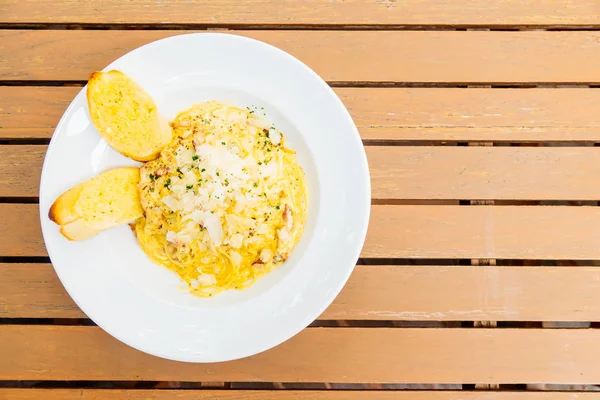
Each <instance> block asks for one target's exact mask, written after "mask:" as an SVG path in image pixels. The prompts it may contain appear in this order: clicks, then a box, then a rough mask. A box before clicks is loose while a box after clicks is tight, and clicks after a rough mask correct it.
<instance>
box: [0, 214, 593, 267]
mask: <svg viewBox="0 0 600 400" xmlns="http://www.w3.org/2000/svg"><path fill="white" fill-rule="evenodd" d="M0 221H2V222H3V223H2V224H0V256H12V257H19V256H30V257H31V256H42V257H43V256H46V255H47V253H46V248H45V246H44V243H43V239H42V236H41V232H40V228H39V216H38V206H37V205H35V204H0ZM599 237H600V207H569V206H545V207H524V206H502V207H498V206H493V207H492V206H427V205H422V206H385V205H374V206H372V208H371V220H370V226H369V232H368V234H367V238H366V242H365V246H364V248H363V251H362V253H361V257H366V258H442V259H451V258H452V259H454V258H457V259H460V258H462V259H464V258H466V259H470V258H496V259H500V258H503V259H534V260H595V259H600V246H598V238H599Z"/></svg>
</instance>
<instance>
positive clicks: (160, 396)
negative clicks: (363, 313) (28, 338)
mask: <svg viewBox="0 0 600 400" xmlns="http://www.w3.org/2000/svg"><path fill="white" fill-rule="evenodd" d="M0 398H2V399H4V398H6V399H12V400H38V399H45V400H54V399H60V400H122V399H130V400H171V399H173V400H197V399H204V400H263V399H269V400H301V399H302V400H304V399H311V400H371V399H378V400H529V399H540V400H597V399H598V398H600V394H598V393H584V392H570V393H569V392H566V393H565V392H563V393H560V392H546V393H544V392H529V393H526V392H507V391H502V392H485V391H479V392H475V391H473V392H471V391H435V392H434V391H428V390H427V391H425V390H424V391H412V390H411V391H408V390H405V391H378V390H369V391H357V390H353V391H345V390H335V391H333V390H330V391H315V390H302V391H297V390H275V391H271V390H256V391H250V390H231V391H229V390H202V391H200V390H187V389H186V390H144V389H134V390H119V389H0Z"/></svg>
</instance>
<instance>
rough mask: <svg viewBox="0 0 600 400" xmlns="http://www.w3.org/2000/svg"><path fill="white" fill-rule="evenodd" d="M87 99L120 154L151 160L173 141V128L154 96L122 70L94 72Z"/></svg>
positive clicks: (102, 130) (102, 131) (96, 121)
mask: <svg viewBox="0 0 600 400" xmlns="http://www.w3.org/2000/svg"><path fill="white" fill-rule="evenodd" d="M87 100H88V106H89V108H90V117H91V118H92V122H93V123H94V126H96V129H97V130H98V132H99V133H100V135H101V136H102V137H103V138H104V140H106V142H107V143H108V144H109V145H110V146H111V147H112V148H114V149H115V150H117V151H118V152H119V153H121V154H123V155H125V156H127V157H130V158H133V159H134V160H137V161H149V160H153V159H155V158H156V157H157V156H158V154H159V153H160V151H161V150H162V149H163V148H164V147H165V146H166V145H167V144H169V143H170V142H171V138H172V136H173V130H172V129H171V127H170V126H169V123H168V122H167V121H166V120H165V119H163V118H162V117H161V116H160V114H159V112H158V109H157V108H156V104H155V103H154V100H152V97H150V95H149V94H148V93H147V92H146V91H145V90H144V89H143V88H142V87H141V86H140V85H138V84H137V83H136V82H135V81H134V80H133V79H131V78H130V77H128V76H127V75H125V74H124V73H122V72H121V71H116V70H113V71H109V72H94V73H93V74H92V75H91V77H90V79H89V82H88V87H87Z"/></svg>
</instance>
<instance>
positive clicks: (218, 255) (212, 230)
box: [135, 101, 307, 297]
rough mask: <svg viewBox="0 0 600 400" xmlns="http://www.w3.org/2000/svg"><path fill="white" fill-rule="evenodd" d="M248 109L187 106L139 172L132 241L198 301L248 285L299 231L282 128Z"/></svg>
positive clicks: (300, 175) (293, 167)
mask: <svg viewBox="0 0 600 400" xmlns="http://www.w3.org/2000/svg"><path fill="white" fill-rule="evenodd" d="M257 114H260V113H258V112H255V111H251V110H242V109H239V108H237V107H233V106H230V105H227V104H222V103H217V102H215V101H210V102H206V103H203V104H199V105H196V106H194V107H192V108H191V109H189V110H187V111H184V112H182V113H180V114H179V115H178V116H177V117H176V118H175V120H174V121H173V122H172V123H171V126H172V127H173V133H174V139H173V142H172V143H171V144H170V145H169V146H168V147H166V148H165V149H163V150H162V152H161V153H160V156H159V158H157V159H156V160H153V161H150V162H148V163H146V164H145V165H144V166H143V167H142V168H141V179H140V183H139V188H140V198H141V203H142V207H143V208H144V211H145V217H142V218H140V219H139V220H138V221H137V222H136V225H135V230H136V234H137V239H138V242H139V244H140V246H141V247H142V249H143V250H144V251H145V252H146V253H147V254H148V256H149V257H150V258H151V259H152V260H154V261H155V262H157V263H160V264H162V265H164V266H166V267H167V268H169V269H171V270H173V271H175V272H176V273H177V274H179V276H180V277H181V278H182V279H183V281H184V282H186V283H187V285H188V287H189V289H190V291H191V292H192V293H193V294H195V295H198V296H201V297H208V296H212V295H215V294H216V293H219V292H221V291H223V290H227V289H243V288H245V287H248V286H249V285H251V284H252V283H253V282H254V281H255V280H256V279H257V278H258V277H260V276H261V275H264V274H266V273H267V272H269V271H271V270H273V269H274V268H276V267H277V266H279V265H280V264H281V263H283V262H284V261H285V260H286V259H287V258H288V256H289V254H290V252H291V251H292V249H293V248H294V247H295V246H296V244H297V243H298V241H299V240H300V238H301V236H302V233H303V230H304V225H305V222H306V213H307V186H306V181H305V179H306V178H305V175H304V171H303V170H302V168H301V167H300V165H299V164H298V161H297V159H296V154H295V152H294V151H292V150H290V149H288V148H286V147H285V140H284V136H283V134H282V133H281V132H280V131H279V130H278V129H275V127H274V126H272V125H271V124H270V123H268V122H267V121H266V120H264V119H263V118H262V117H260V116H259V115H257Z"/></svg>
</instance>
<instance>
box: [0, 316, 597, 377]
mask: <svg viewBox="0 0 600 400" xmlns="http://www.w3.org/2000/svg"><path fill="white" fill-rule="evenodd" d="M599 340H600V330H595V329H592V330H587V329H566V330H563V329H484V328H482V329H460V328H457V329H414V328H406V329H393V328H391V329H390V328H379V329H368V328H351V329H339V328H313V329H306V330H304V331H302V332H301V333H299V334H298V335H296V336H295V337H293V338H292V339H290V340H289V341H286V342H284V343H283V344H281V345H279V346H277V347H275V348H273V349H271V350H269V351H267V352H264V353H261V354H258V355H255V356H252V357H250V358H246V359H242V360H237V361H233V362H228V363H217V364H193V363H179V362H173V361H168V360H164V359H159V358H157V357H153V356H150V355H147V354H145V353H142V352H139V351H137V350H135V349H133V348H131V347H129V346H127V345H125V344H123V343H121V342H119V341H117V340H116V339H114V338H113V337H111V336H109V335H108V334H107V333H105V332H103V331H102V330H101V329H100V328H98V327H80V326H34V325H33V326H10V325H4V326H0V347H1V350H2V354H3V357H2V358H0V379H3V380H161V381H162V380H167V381H168V380H182V381H186V380H187V381H223V382H240V381H254V382H260V381H265V382H339V383H387V382H411V383H440V382H444V383H447V384H452V383H463V382H480V383H484V384H486V383H489V384H492V383H537V382H545V383H558V384H594V383H596V382H598V381H600V372H599V371H598V368H597V364H598V359H599V358H600V349H599V348H598V346H596V344H597V343H598V341H599ZM482 360H484V361H485V368H481V365H482V364H481V363H482ZM575 360H576V362H575ZM32 366H33V367H32ZM359 366H368V368H359ZM515 366H518V368H516V367H515Z"/></svg>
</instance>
